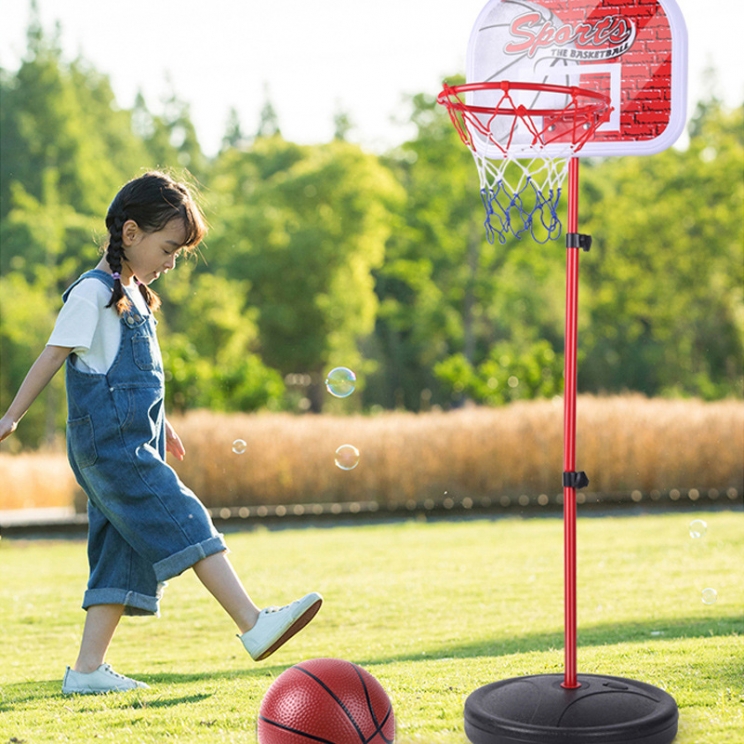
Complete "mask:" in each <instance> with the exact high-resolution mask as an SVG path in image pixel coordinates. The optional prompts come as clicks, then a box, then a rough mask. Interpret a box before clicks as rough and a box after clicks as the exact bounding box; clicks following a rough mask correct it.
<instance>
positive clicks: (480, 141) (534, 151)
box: [437, 81, 611, 243]
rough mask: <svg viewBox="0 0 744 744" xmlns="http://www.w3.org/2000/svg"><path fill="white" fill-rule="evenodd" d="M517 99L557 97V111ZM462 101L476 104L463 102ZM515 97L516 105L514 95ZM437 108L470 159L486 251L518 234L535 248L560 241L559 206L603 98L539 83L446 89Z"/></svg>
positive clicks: (602, 113) (601, 116) (603, 116)
mask: <svg viewBox="0 0 744 744" xmlns="http://www.w3.org/2000/svg"><path fill="white" fill-rule="evenodd" d="M524 92H527V93H528V94H530V95H532V94H534V100H535V101H538V100H539V96H540V95H541V94H547V95H549V96H550V97H551V103H552V102H553V101H555V99H556V96H558V97H559V100H560V101H561V104H560V106H558V107H553V106H551V107H550V108H527V106H525V105H524V104H523V103H520V100H523V97H524V95H523V94H524ZM463 93H466V94H469V95H470V96H471V98H473V99H475V94H477V95H478V96H479V97H480V103H487V105H476V104H474V103H472V102H470V103H468V102H464V101H463V100H462V98H461V94H463ZM515 93H516V94H522V98H521V99H520V98H516V99H515V96H514V94H515ZM437 102H438V103H440V104H441V105H443V106H445V107H446V108H447V111H448V113H449V115H450V118H451V119H452V123H453V124H454V125H455V128H456V129H457V132H458V134H459V135H460V139H461V140H462V141H463V142H464V143H465V144H466V145H467V146H468V147H469V148H470V151H471V152H472V154H473V158H474V160H475V164H476V167H477V169H478V176H479V178H480V194H481V199H482V200H483V206H484V208H485V211H486V219H485V222H484V225H485V228H486V237H487V238H488V241H489V242H490V243H493V242H494V240H495V239H496V238H498V240H499V242H500V243H505V242H506V240H507V237H508V236H509V235H513V236H514V237H516V238H520V237H521V236H522V235H524V234H525V233H529V234H530V235H532V238H533V239H534V240H535V241H537V242H538V243H546V242H547V241H549V240H554V239H555V238H558V237H559V236H560V234H561V229H562V228H561V221H560V219H559V217H558V203H559V201H560V197H561V190H562V185H563V182H564V181H565V178H566V173H567V172H568V163H569V160H570V158H571V157H573V156H574V154H575V153H576V152H578V151H579V150H580V149H581V148H582V147H583V145H584V144H585V143H586V142H587V141H588V140H589V139H590V138H591V136H592V135H593V134H594V132H595V131H596V130H597V128H598V127H599V126H600V125H601V124H602V123H603V122H605V121H607V119H608V118H609V115H610V111H611V108H610V105H609V103H610V102H609V98H608V97H607V96H605V95H603V94H601V93H597V92H595V91H591V90H585V89H582V88H577V87H575V86H562V85H549V84H543V83H510V82H508V81H501V82H497V83H467V84H465V85H457V86H449V85H447V84H445V86H444V88H443V90H442V92H441V93H440V94H439V96H438V98H437Z"/></svg>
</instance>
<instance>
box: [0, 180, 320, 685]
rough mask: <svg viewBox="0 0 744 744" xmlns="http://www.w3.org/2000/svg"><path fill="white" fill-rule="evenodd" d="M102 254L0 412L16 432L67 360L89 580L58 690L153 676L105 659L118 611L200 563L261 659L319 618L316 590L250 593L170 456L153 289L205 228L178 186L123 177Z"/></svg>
mask: <svg viewBox="0 0 744 744" xmlns="http://www.w3.org/2000/svg"><path fill="white" fill-rule="evenodd" d="M106 226H107V228H108V233H109V238H108V245H107V247H106V249H105V253H104V256H103V258H102V259H101V261H100V262H99V263H98V265H97V266H96V267H95V269H93V270H92V271H89V272H87V273H85V274H83V275H82V276H81V277H80V278H79V279H78V280H77V281H76V282H75V283H74V284H73V285H72V286H71V287H70V288H69V289H68V290H67V291H66V292H65V293H64V295H63V300H64V306H63V308H62V310H61V312H60V314H59V317H58V319H57V322H56V325H55V327H54V331H53V332H52V335H51V337H50V339H49V342H48V344H47V346H46V347H45V349H44V350H43V351H42V353H41V355H40V356H39V358H38V359H37V360H36V362H34V364H33V366H32V367H31V369H30V370H29V372H28V374H27V376H26V379H25V380H24V382H23V384H22V385H21V387H20V389H19V390H18V393H17V395H16V397H15V399H14V400H13V402H12V403H11V405H10V408H9V409H8V411H7V413H6V414H5V416H3V418H2V419H0V441H2V440H3V439H5V438H6V437H8V436H9V435H10V434H11V433H12V432H13V431H14V430H15V429H16V427H17V426H18V422H19V421H20V419H21V418H22V417H23V415H24V414H25V413H26V411H27V410H28V408H29V406H30V405H31V404H32V403H33V401H34V400H35V399H36V397H37V396H38V395H39V393H41V391H42V390H43V389H44V387H45V386H46V385H47V383H48V382H49V381H50V380H51V379H52V377H53V376H54V374H55V373H56V372H57V370H58V369H59V368H60V367H61V366H62V364H63V362H66V383H67V404H68V421H67V451H68V457H69V460H70V464H71V466H72V469H73V471H74V473H75V477H76V478H77V480H78V482H79V483H80V485H81V487H82V488H83V489H84V490H85V492H86V494H87V496H88V520H89V528H88V560H89V564H90V578H89V580H88V587H87V591H86V592H85V596H84V600H83V609H85V610H86V611H87V614H86V619H85V626H84V629H83V637H82V642H81V645H80V652H79V654H78V658H77V661H76V662H75V664H74V666H73V667H72V668H71V667H68V668H67V671H66V673H65V676H64V681H63V683H62V691H63V692H64V693H66V694H71V693H97V692H110V691H121V690H130V689H133V688H135V687H147V685H145V684H144V683H143V682H138V681H136V680H133V679H129V678H128V677H124V676H123V675H120V674H117V673H116V672H114V671H113V669H111V667H110V666H109V665H108V664H105V663H104V657H105V655H106V651H107V649H108V647H109V644H110V642H111V639H112V638H113V635H114V631H115V630H116V627H117V625H118V623H119V620H120V619H121V617H122V615H158V614H159V606H160V597H161V594H162V590H163V587H164V586H165V581H166V580H167V579H170V578H172V577H174V576H177V575H179V574H181V573H183V572H184V571H185V570H186V569H188V568H193V569H194V572H195V573H196V575H197V576H198V577H199V579H200V580H201V581H202V583H203V584H204V585H205V586H206V588H207V589H208V590H209V591H210V592H211V593H212V594H213V595H214V597H215V598H216V599H217V601H218V602H219V603H220V604H221V605H222V607H223V608H224V609H225V610H226V611H227V613H228V614H229V615H230V617H231V618H232V619H233V620H234V621H235V624H236V625H237V627H238V630H239V632H240V635H239V638H240V640H241V641H242V642H243V645H244V646H245V648H246V650H247V651H248V653H249V654H250V655H251V657H252V658H253V659H254V660H257V661H258V660H261V659H265V658H266V657H267V656H269V655H270V654H272V653H273V652H274V651H276V649H278V648H279V647H280V646H281V645H282V644H283V643H285V642H286V641H287V640H288V639H289V638H291V637H292V636H293V635H294V634H295V633H297V632H298V631H299V630H301V629H302V628H303V627H304V626H305V625H307V623H309V622H310V620H312V618H313V617H314V616H315V614H316V613H317V612H318V610H319V609H320V605H321V603H322V601H323V600H322V597H321V596H320V595H319V594H317V593H315V592H313V593H311V594H308V595H306V596H305V597H303V598H302V599H299V600H296V601H295V602H293V603H292V604H290V605H287V606H286V607H281V608H275V607H269V608H266V609H263V610H260V611H259V609H258V607H257V606H256V605H255V604H254V603H253V602H252V601H251V599H250V597H249V596H248V594H246V591H245V589H244V588H243V585H242V584H241V582H240V580H239V579H238V577H237V575H236V574H235V572H234V571H233V568H232V566H231V564H230V562H229V560H228V558H227V556H226V550H227V548H226V545H225V542H224V540H223V536H222V535H221V534H219V533H217V532H216V530H215V528H214V526H213V524H212V521H211V519H210V517H209V514H208V512H207V511H206V509H205V508H204V506H203V505H202V504H201V502H200V501H199V500H198V499H197V497H196V496H195V495H194V494H193V493H192V492H191V491H190V490H189V489H188V488H186V487H185V486H184V485H183V484H182V483H181V482H180V480H179V479H178V477H177V475H176V473H175V471H174V470H173V469H172V468H170V467H169V466H168V465H167V464H166V462H165V453H166V451H167V452H170V453H171V454H172V455H173V456H174V457H176V458H178V459H179V460H181V459H183V456H184V454H185V450H184V447H183V444H182V442H181V440H180V438H179V437H178V435H177V434H176V432H175V431H174V430H173V427H172V426H171V425H170V424H169V423H168V421H167V419H166V418H165V414H164V410H163V368H162V360H161V357H160V350H159V347H158V343H157V339H156V336H155V324H156V321H155V320H154V318H153V315H152V313H153V312H154V311H155V310H157V308H158V306H159V304H160V300H159V298H158V296H157V295H156V294H155V293H154V292H153V291H152V290H151V289H150V288H149V285H150V284H151V283H152V282H153V281H155V280H156V279H157V278H158V277H159V276H160V275H161V274H165V273H167V272H168V271H170V270H171V269H173V268H174V267H175V265H176V259H177V258H178V256H179V255H181V253H183V252H184V251H192V250H194V249H195V248H196V246H197V245H198V244H199V243H200V242H201V240H202V238H203V237H204V234H205V232H206V228H205V224H204V220H203V217H202V215H201V212H200V211H199V208H198V207H197V206H196V204H195V202H194V200H193V199H192V197H191V194H190V193H189V190H188V188H187V187H186V186H184V185H183V184H180V183H177V182H175V181H174V180H173V179H171V178H170V177H169V176H167V175H165V174H163V173H158V172H153V173H147V174H145V175H144V176H142V177H140V178H136V179H134V180H133V181H130V182H129V183H128V184H126V185H125V186H124V187H123V188H122V189H121V191H120V192H119V193H118V194H117V195H116V197H115V198H114V201H113V202H112V203H111V206H110V207H109V210H108V214H107V216H106Z"/></svg>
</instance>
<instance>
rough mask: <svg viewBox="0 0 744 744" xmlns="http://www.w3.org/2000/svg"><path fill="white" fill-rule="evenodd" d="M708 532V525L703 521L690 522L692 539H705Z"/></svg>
mask: <svg viewBox="0 0 744 744" xmlns="http://www.w3.org/2000/svg"><path fill="white" fill-rule="evenodd" d="M707 531H708V525H707V524H706V523H705V522H704V521H703V520H702V519H693V520H692V522H690V537H692V538H693V539H695V540H697V539H699V538H701V537H705V533H706V532H707Z"/></svg>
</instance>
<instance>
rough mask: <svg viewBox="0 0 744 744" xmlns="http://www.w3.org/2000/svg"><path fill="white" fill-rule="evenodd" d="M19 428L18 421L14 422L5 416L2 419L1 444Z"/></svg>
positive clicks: (0, 422)
mask: <svg viewBox="0 0 744 744" xmlns="http://www.w3.org/2000/svg"><path fill="white" fill-rule="evenodd" d="M17 426H18V422H17V421H13V420H12V419H11V418H10V417H9V416H3V417H2V418H1V419H0V442H2V441H3V439H7V438H8V437H9V436H10V435H11V434H12V433H13V432H14V431H15V430H16V427H17Z"/></svg>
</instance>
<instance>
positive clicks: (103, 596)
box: [83, 582, 165, 617]
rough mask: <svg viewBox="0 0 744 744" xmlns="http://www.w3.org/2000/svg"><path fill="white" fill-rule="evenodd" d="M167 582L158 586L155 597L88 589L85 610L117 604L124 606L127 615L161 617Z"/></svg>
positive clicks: (137, 593) (136, 593) (128, 592)
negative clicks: (161, 604) (161, 601)
mask: <svg viewBox="0 0 744 744" xmlns="http://www.w3.org/2000/svg"><path fill="white" fill-rule="evenodd" d="M164 588H165V582H161V583H159V584H158V592H157V595H156V596H154V597H151V596H148V595H147V594H140V593H139V592H130V591H128V590H127V589H114V588H111V589H88V591H86V592H85V596H84V597H83V609H84V610H87V609H89V608H90V607H93V606H94V605H104V604H115V605H124V614H125V615H155V617H160V598H161V597H162V596H163V589H164Z"/></svg>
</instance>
